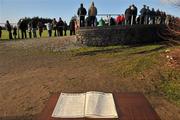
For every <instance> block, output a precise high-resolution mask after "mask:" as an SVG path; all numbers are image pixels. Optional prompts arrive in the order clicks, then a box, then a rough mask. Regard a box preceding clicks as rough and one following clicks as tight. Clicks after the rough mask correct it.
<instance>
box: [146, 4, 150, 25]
mask: <svg viewBox="0 0 180 120" xmlns="http://www.w3.org/2000/svg"><path fill="white" fill-rule="evenodd" d="M150 14H151V10H150V9H149V6H147V9H146V15H145V24H149V19H150Z"/></svg>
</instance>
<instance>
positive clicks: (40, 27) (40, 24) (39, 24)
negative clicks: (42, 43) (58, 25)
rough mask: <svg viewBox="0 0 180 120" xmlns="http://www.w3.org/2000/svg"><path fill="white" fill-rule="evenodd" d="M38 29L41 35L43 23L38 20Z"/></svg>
mask: <svg viewBox="0 0 180 120" xmlns="http://www.w3.org/2000/svg"><path fill="white" fill-rule="evenodd" d="M38 29H39V36H40V37H41V36H42V33H43V23H42V22H41V21H39V23H38Z"/></svg>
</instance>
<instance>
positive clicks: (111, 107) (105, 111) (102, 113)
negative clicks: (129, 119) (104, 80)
mask: <svg viewBox="0 0 180 120" xmlns="http://www.w3.org/2000/svg"><path fill="white" fill-rule="evenodd" d="M85 116H86V117H90V118H118V115H117V111H116V107H115V104H114V99H113V95H112V94H111V93H101V92H87V93H86V105H85Z"/></svg>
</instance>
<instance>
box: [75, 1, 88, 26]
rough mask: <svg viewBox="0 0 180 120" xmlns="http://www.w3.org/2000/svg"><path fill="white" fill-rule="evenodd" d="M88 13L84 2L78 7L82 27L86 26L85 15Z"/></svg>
mask: <svg viewBox="0 0 180 120" xmlns="http://www.w3.org/2000/svg"><path fill="white" fill-rule="evenodd" d="M86 14H87V11H86V9H85V8H84V7H83V4H82V3H81V6H80V8H79V9H78V12H77V15H78V16H79V18H80V27H84V25H85V16H86Z"/></svg>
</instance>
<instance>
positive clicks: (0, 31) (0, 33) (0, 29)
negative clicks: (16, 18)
mask: <svg viewBox="0 0 180 120" xmlns="http://www.w3.org/2000/svg"><path fill="white" fill-rule="evenodd" d="M1 36H2V27H1V26H0V40H1Z"/></svg>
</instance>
